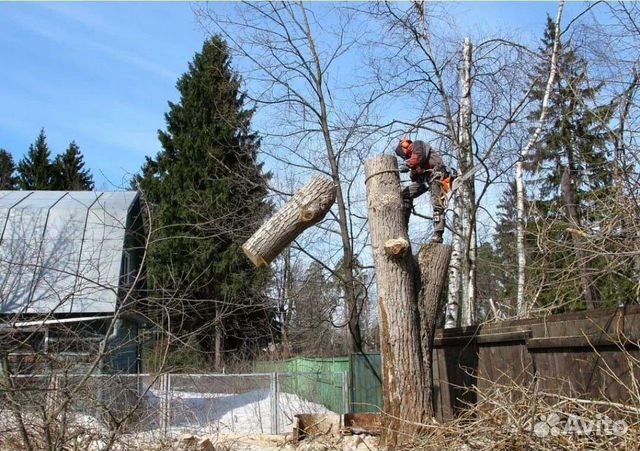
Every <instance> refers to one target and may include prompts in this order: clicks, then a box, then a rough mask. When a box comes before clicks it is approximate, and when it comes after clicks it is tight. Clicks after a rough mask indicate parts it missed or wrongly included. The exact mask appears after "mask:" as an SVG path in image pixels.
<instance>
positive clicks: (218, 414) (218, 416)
mask: <svg viewBox="0 0 640 451" xmlns="http://www.w3.org/2000/svg"><path fill="white" fill-rule="evenodd" d="M272 403H273V400H272V399H271V392H270V390H268V389H264V390H254V391H249V392H246V393H242V394H233V395H230V394H215V393H207V394H202V393H193V392H173V396H172V399H171V411H172V415H171V422H170V425H171V428H172V429H173V428H179V429H183V430H188V431H193V432H194V433H206V434H209V433H214V432H233V433H261V434H264V433H267V434H268V433H270V432H271V431H272V424H273V421H274V418H273V413H272ZM278 412H279V415H278V419H277V420H278V423H279V424H278V432H279V433H286V432H291V429H292V427H293V418H294V415H296V414H298V413H330V411H329V410H328V409H327V408H326V407H324V406H323V405H322V404H317V403H314V402H310V401H307V400H305V399H302V398H300V397H299V396H297V395H294V394H290V393H279V394H278Z"/></svg>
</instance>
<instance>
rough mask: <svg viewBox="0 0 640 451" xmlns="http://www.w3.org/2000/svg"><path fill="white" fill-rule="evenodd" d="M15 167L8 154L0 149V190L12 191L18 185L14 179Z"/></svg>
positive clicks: (16, 179) (15, 178)
mask: <svg viewBox="0 0 640 451" xmlns="http://www.w3.org/2000/svg"><path fill="white" fill-rule="evenodd" d="M15 172H16V165H15V163H14V162H13V157H12V156H11V154H10V153H9V152H7V151H6V150H4V149H0V189H4V190H12V189H15V188H16V185H17V184H18V178H17V177H16V174H15Z"/></svg>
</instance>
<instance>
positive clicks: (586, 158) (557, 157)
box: [526, 17, 613, 308]
mask: <svg viewBox="0 0 640 451" xmlns="http://www.w3.org/2000/svg"><path fill="white" fill-rule="evenodd" d="M554 37H555V26H554V23H553V20H552V19H551V18H550V17H547V28H546V30H545V33H544V37H543V39H542V47H541V48H540V52H541V53H542V54H544V55H549V54H550V53H551V52H552V48H553V42H554ZM543 60H545V61H547V60H548V58H543ZM546 71H548V67H546V66H545V65H540V66H539V67H538V70H537V71H536V73H534V74H533V78H534V79H537V80H539V82H538V86H537V87H536V89H534V90H533V91H532V93H531V97H532V99H533V100H535V101H541V100H542V97H543V95H544V88H545V87H544V85H543V82H542V81H541V80H544V79H545V77H544V76H543V75H544V74H545V73H546ZM601 88H602V85H601V84H594V83H592V82H591V80H590V79H589V74H588V66H587V61H586V60H585V59H584V58H582V57H581V56H580V55H579V54H578V52H577V51H576V50H575V49H574V48H573V47H572V46H571V43H570V42H561V43H560V50H559V54H558V74H557V76H556V78H555V81H554V86H553V90H552V91H551V94H550V97H549V106H548V114H547V122H546V127H545V128H544V129H543V132H542V134H541V136H540V139H539V140H538V141H537V143H536V144H535V146H534V147H533V149H532V152H531V154H530V157H531V158H530V160H529V161H528V162H527V165H526V168H527V169H528V170H529V171H531V172H533V174H534V176H535V177H536V179H537V181H538V182H539V185H538V186H539V198H538V199H537V202H536V206H537V217H538V218H542V219H543V220H544V221H545V223H544V224H545V225H544V230H545V233H547V234H550V235H549V237H548V238H549V240H550V242H555V243H557V244H559V246H557V248H556V250H557V252H558V253H557V254H556V255H552V254H553V252H548V253H547V254H548V255H546V256H545V258H546V263H545V264H546V265H549V266H554V267H557V268H558V269H560V268H565V270H564V271H557V272H556V274H557V276H558V279H557V281H558V287H559V288H561V289H562V290H564V291H565V292H568V291H570V290H575V293H574V294H573V295H567V297H572V298H574V299H576V300H580V301H579V302H578V303H577V304H575V303H574V305H576V306H579V304H581V303H583V304H586V306H587V308H595V307H596V306H597V304H598V303H600V302H601V299H600V296H599V295H598V292H597V286H596V283H595V281H594V278H593V276H592V274H593V268H592V267H591V265H592V263H593V262H592V259H591V258H590V257H589V256H588V255H587V254H586V253H585V250H584V248H585V244H584V243H583V239H582V236H583V235H584V234H585V233H586V232H585V231H584V229H588V228H589V225H590V224H591V223H592V222H593V221H594V220H596V219H597V217H598V211H597V208H596V207H595V205H594V204H593V203H592V202H591V201H590V199H591V198H592V197H593V195H594V194H595V193H597V192H598V191H600V190H606V189H608V187H610V185H611V180H612V175H613V171H612V166H611V163H610V161H609V160H608V159H607V142H608V139H609V137H610V135H609V133H608V130H607V127H606V122H607V120H608V118H609V117H611V114H612V108H611V106H610V105H604V106H598V105H597V104H596V103H597V94H598V92H599V91H600V90H601ZM539 115H540V112H539V111H532V113H531V117H532V118H535V117H538V116H539ZM549 224H551V225H549ZM571 247H573V252H567V248H571ZM568 268H576V276H575V277H573V278H570V277H568V271H569V269H568ZM568 280H572V281H575V284H572V283H567V281H568ZM548 294H549V295H550V299H551V300H553V299H555V298H557V297H558V292H556V293H553V294H552V293H548ZM541 298H542V299H544V295H543V296H542V297H541Z"/></svg>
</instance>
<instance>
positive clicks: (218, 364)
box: [213, 323, 222, 371]
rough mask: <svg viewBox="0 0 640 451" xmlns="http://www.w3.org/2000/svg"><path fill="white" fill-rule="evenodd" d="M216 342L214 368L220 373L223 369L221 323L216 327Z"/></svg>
mask: <svg viewBox="0 0 640 451" xmlns="http://www.w3.org/2000/svg"><path fill="white" fill-rule="evenodd" d="M214 340H215V341H214V352H215V356H214V363H213V367H214V368H215V370H216V371H220V370H221V369H222V326H221V325H220V324H219V323H218V324H216V326H215V337H214Z"/></svg>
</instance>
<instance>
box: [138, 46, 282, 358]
mask: <svg viewBox="0 0 640 451" xmlns="http://www.w3.org/2000/svg"><path fill="white" fill-rule="evenodd" d="M240 82H241V80H240V77H239V76H238V75H237V74H236V73H235V72H234V71H233V70H232V69H231V66H230V57H229V52H228V49H227V45H226V43H225V42H224V41H223V40H222V39H220V38H219V37H217V36H216V37H212V38H210V39H208V40H207V41H205V42H204V44H203V47H202V51H201V52H200V53H196V55H195V57H194V58H193V61H192V62H191V63H190V64H189V68H188V71H187V72H186V73H185V74H183V75H182V76H181V77H180V79H179V80H178V82H177V89H178V91H179V92H180V100H179V101H178V102H177V103H172V102H169V112H168V113H166V114H165V120H166V123H167V129H166V131H159V132H158V135H159V139H160V143H161V145H162V150H161V151H160V152H159V153H158V154H157V155H156V157H155V158H147V161H146V163H145V164H144V165H143V167H142V170H141V174H139V175H138V176H137V177H136V178H135V180H134V184H136V185H138V186H139V187H140V188H141V189H142V191H143V194H144V197H145V199H146V200H147V201H148V202H149V203H150V205H152V206H153V210H152V215H153V216H152V224H153V225H152V227H153V229H154V233H153V236H152V238H151V245H150V249H149V258H148V275H149V284H150V286H151V288H152V289H153V290H154V291H155V293H157V295H158V296H162V297H164V298H165V299H166V298H167V293H176V294H178V295H179V297H180V299H184V302H183V305H180V306H175V305H174V306H173V310H172V312H173V314H174V315H175V316H176V318H174V321H173V324H178V323H179V324H183V332H185V333H187V332H192V331H197V333H198V334H199V342H200V344H201V346H202V350H205V351H209V350H212V349H214V348H217V346H216V345H215V344H214V343H213V341H214V337H218V336H219V333H220V331H221V330H223V331H224V334H223V335H224V337H223V338H224V346H222V347H223V348H227V349H230V348H234V349H236V350H242V349H251V348H252V347H253V348H255V347H256V346H257V345H258V344H262V345H264V342H265V341H268V340H269V338H270V337H269V336H268V334H269V333H270V328H271V327H272V324H273V321H274V315H273V311H272V310H271V309H270V308H268V307H267V306H266V304H265V297H264V291H265V288H266V284H267V281H268V272H267V271H266V270H256V269H255V268H254V267H253V266H252V264H251V263H250V262H249V261H248V260H247V259H246V258H245V256H244V255H243V254H242V252H241V249H240V245H241V244H242V243H243V242H244V240H245V239H246V238H248V236H250V235H251V233H252V232H253V231H254V230H255V229H256V228H257V227H259V225H260V224H261V222H262V221H263V219H264V217H265V215H266V214H267V213H268V211H269V205H268V203H267V202H266V200H265V196H266V182H267V178H268V175H265V174H263V173H262V168H261V165H260V164H258V162H257V151H258V148H259V145H260V141H259V138H258V136H257V135H256V134H255V133H252V132H251V130H250V120H251V117H252V115H253V111H252V110H250V109H246V108H245V107H244V101H245V98H244V96H243V95H242V93H241V92H240ZM169 302H174V303H175V302H177V300H173V301H169ZM216 318H217V319H218V320H217V321H212V320H213V319H216ZM176 321H177V322H176ZM210 357H213V356H210Z"/></svg>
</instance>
